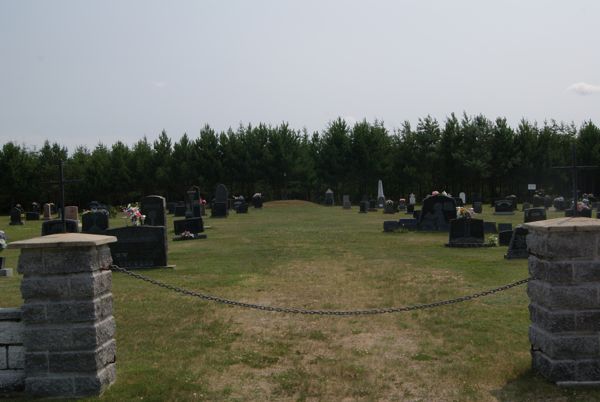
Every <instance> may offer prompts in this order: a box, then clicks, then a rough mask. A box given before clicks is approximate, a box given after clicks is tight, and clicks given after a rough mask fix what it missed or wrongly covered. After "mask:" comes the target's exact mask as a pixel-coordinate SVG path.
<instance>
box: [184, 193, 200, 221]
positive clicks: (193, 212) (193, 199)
mask: <svg viewBox="0 0 600 402" xmlns="http://www.w3.org/2000/svg"><path fill="white" fill-rule="evenodd" d="M186 195H187V197H186V201H185V217H186V218H197V217H199V216H202V205H201V197H200V188H199V187H198V186H192V187H190V189H189V190H188V191H187V193H186Z"/></svg>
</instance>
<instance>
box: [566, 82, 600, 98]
mask: <svg viewBox="0 0 600 402" xmlns="http://www.w3.org/2000/svg"><path fill="white" fill-rule="evenodd" d="M567 91H573V92H575V93H576V94H579V95H591V94H593V93H600V85H592V84H588V83H587V82H578V83H576V84H573V85H571V86H570V87H568V88H567Z"/></svg>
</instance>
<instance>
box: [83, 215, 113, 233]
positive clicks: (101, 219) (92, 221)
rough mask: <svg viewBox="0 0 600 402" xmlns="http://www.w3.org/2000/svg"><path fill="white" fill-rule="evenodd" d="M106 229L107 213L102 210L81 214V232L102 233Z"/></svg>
mask: <svg viewBox="0 0 600 402" xmlns="http://www.w3.org/2000/svg"><path fill="white" fill-rule="evenodd" d="M106 229H108V213H107V212H106V211H104V210H101V211H95V212H93V211H92V212H85V213H84V214H83V215H81V231H82V232H83V233H92V234H104V232H105V231H106Z"/></svg>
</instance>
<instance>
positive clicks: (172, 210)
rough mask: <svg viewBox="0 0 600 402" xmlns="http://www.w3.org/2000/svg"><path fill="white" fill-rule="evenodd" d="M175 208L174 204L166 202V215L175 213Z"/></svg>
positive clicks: (175, 204)
mask: <svg viewBox="0 0 600 402" xmlns="http://www.w3.org/2000/svg"><path fill="white" fill-rule="evenodd" d="M176 206H177V203H176V202H173V201H169V202H167V213H169V214H171V215H173V214H174V213H175V207H176Z"/></svg>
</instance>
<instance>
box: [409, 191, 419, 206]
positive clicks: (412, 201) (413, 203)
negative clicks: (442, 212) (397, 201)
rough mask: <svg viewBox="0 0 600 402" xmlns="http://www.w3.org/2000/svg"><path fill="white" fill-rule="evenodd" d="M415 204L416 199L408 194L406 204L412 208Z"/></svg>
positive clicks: (411, 194)
mask: <svg viewBox="0 0 600 402" xmlns="http://www.w3.org/2000/svg"><path fill="white" fill-rule="evenodd" d="M416 203H417V197H416V196H415V195H414V194H413V193H410V194H409V195H408V204H409V205H413V206H414V205H415V204H416Z"/></svg>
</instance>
